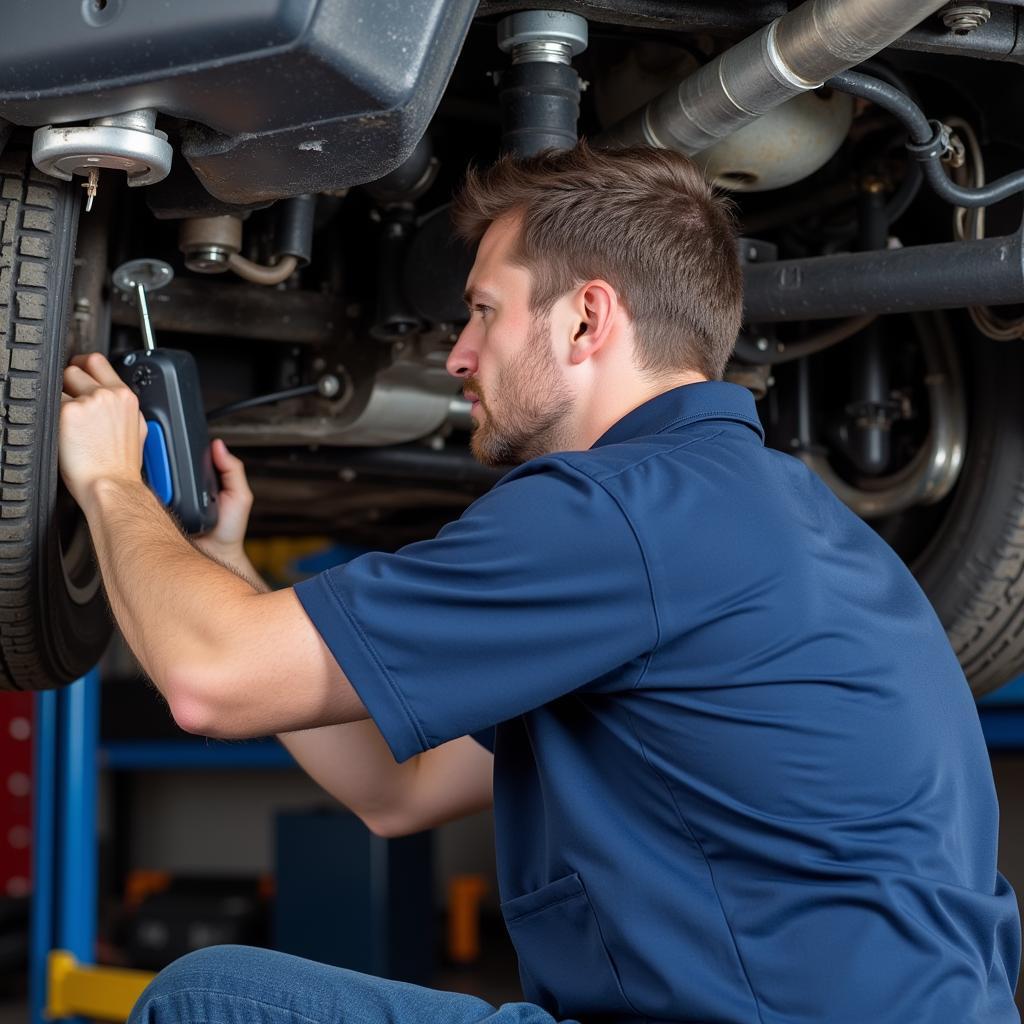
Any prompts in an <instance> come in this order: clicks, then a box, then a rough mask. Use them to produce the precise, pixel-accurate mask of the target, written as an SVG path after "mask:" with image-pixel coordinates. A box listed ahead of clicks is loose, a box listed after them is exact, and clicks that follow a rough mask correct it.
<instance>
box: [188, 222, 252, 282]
mask: <svg viewBox="0 0 1024 1024" xmlns="http://www.w3.org/2000/svg"><path fill="white" fill-rule="evenodd" d="M178 248H179V249H180V250H181V251H182V253H184V255H185V266H186V267H188V269H189V270H194V271H195V272H196V273H197V274H221V273H223V272H224V271H225V270H227V269H228V262H229V260H230V259H231V257H232V256H233V255H235V254H236V253H238V252H240V251H241V249H242V218H241V217H236V216H234V215H232V214H224V215H223V216H220V217H189V218H188V219H186V220H183V221H182V222H181V227H180V228H179V229H178Z"/></svg>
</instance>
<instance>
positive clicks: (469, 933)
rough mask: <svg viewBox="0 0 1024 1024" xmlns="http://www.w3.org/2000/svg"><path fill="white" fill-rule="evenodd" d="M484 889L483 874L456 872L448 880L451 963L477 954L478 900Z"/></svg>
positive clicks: (466, 961) (471, 959) (464, 961)
mask: <svg viewBox="0 0 1024 1024" xmlns="http://www.w3.org/2000/svg"><path fill="white" fill-rule="evenodd" d="M487 889H488V885H487V879H486V878H484V876H483V875H456V876H455V877H454V878H452V879H451V881H450V882H449V883H448V958H449V959H450V960H451V961H452V962H453V963H457V964H471V963H473V962H474V961H475V960H478V959H479V958H480V900H481V899H482V898H483V895H484V893H486V892H487Z"/></svg>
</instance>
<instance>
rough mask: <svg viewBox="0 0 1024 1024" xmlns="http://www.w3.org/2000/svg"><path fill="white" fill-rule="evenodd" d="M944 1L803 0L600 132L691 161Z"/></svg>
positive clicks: (619, 142)
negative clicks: (681, 156) (686, 157)
mask: <svg viewBox="0 0 1024 1024" xmlns="http://www.w3.org/2000/svg"><path fill="white" fill-rule="evenodd" d="M946 2H947V0H806V2H805V3H803V4H801V6H800V7H798V8H796V10H793V11H790V12H789V14H784V15H783V16H782V17H781V18H777V19H776V20H775V21H773V22H771V23H770V24H768V25H766V26H765V27H764V28H762V29H760V30H759V31H757V32H755V33H754V34H753V35H752V36H748V37H747V38H746V39H744V40H743V41H742V42H740V43H737V44H736V45H735V46H733V47H732V48H731V49H729V50H726V51H725V52H724V53H722V54H719V55H718V56H717V57H716V58H715V59H714V60H712V61H711V62H710V63H708V64H705V65H704V66H703V67H702V68H701V69H700V70H699V71H696V72H694V73H693V74H692V75H689V76H688V77H686V78H684V79H683V80H682V81H681V82H678V83H677V84H676V85H674V86H672V87H671V88H670V89H667V90H666V91H665V92H663V93H662V94H661V95H660V96H657V97H655V98H654V99H653V100H651V101H650V102H649V103H648V104H647V105H646V106H645V107H641V108H640V109H639V110H637V111H635V112H634V113H632V114H630V115H629V116H628V117H626V118H624V119H623V120H622V121H620V122H618V124H615V125H613V126H612V127H611V128H609V129H608V130H607V131H605V132H603V133H602V134H601V135H600V136H599V137H598V138H597V139H596V140H595V141H596V144H597V145H599V146H633V145H648V146H655V147H657V148H658V149H674V150H676V151H677V152H680V153H686V154H688V155H693V154H694V153H699V152H701V150H704V149H707V148H708V147H710V146H712V145H714V143H715V142H717V141H718V140H719V139H721V138H724V137H725V136H727V135H731V134H732V133H733V132H735V131H736V130H737V129H739V128H742V127H743V126H744V125H746V124H749V123H750V122H751V121H754V120H756V119H757V118H759V117H760V116H761V115H762V114H766V113H767V112H768V111H769V110H772V109H774V108H775V107H777V106H780V105H781V104H783V103H785V102H786V101H787V100H790V99H792V98H793V97H794V96H799V95H800V94H801V93H804V92H808V91H809V90H811V89H817V88H818V87H819V86H821V84H822V83H823V82H824V81H825V80H826V79H828V78H831V77H832V76H833V75H836V74H838V73H839V72H841V71H846V70H848V69H849V68H852V67H854V66H856V65H857V64H860V63H861V61H864V60H867V58H868V57H871V56H873V55H874V54H876V53H878V52H879V51H880V50H883V49H885V47H887V46H888V45H889V44H890V43H892V42H894V41H895V40H897V39H899V38H900V36H902V35H903V34H904V33H906V32H908V31H909V30H910V29H912V28H914V27H915V26H916V25H917V24H919V23H920V22H921V21H923V20H924V19H925V18H927V17H928V16H929V15H931V14H934V13H935V12H936V11H937V10H938V9H939V8H940V7H943V6H944V5H945V3H946Z"/></svg>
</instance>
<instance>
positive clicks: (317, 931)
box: [272, 810, 436, 984]
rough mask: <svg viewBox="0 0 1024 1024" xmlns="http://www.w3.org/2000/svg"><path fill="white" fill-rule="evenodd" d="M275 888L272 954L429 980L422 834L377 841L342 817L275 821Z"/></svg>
mask: <svg viewBox="0 0 1024 1024" xmlns="http://www.w3.org/2000/svg"><path fill="white" fill-rule="evenodd" d="M276 883H277V893H276V899H275V901H274V913H273V940H272V943H273V947H274V948H275V949H278V950H281V951H282V952H284V953H293V954H294V955H296V956H302V957H306V958H308V959H310V960H317V961H319V962H320V963H326V964H334V965H336V966H338V967H347V968H349V970H353V971H361V972H362V973H364V974H373V975H376V976H377V977H381V978H392V979H395V980H397V981H409V982H413V983H416V984H425V983H427V982H428V981H429V980H430V978H431V975H432V974H433V971H434V966H435V938H436V936H435V914H434V905H433V903H434V901H433V890H434V878H433V862H432V841H431V833H430V832H421V833H419V834H417V835H413V836H404V837H402V838H400V839H382V838H381V837H380V836H375V835H374V834H373V833H372V832H370V830H369V829H367V828H366V826H365V825H364V824H363V823H362V822H361V821H360V820H359V819H358V818H357V817H356V816H355V815H354V814H350V813H348V812H345V811H335V810H330V811H312V812H301V813H296V812H287V813H282V814H279V815H278V816H277V822H276Z"/></svg>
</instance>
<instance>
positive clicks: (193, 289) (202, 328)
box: [112, 277, 346, 345]
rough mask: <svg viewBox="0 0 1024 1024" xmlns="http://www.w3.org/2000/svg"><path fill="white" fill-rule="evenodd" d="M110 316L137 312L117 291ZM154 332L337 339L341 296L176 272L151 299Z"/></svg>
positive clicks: (313, 341)
mask: <svg viewBox="0 0 1024 1024" xmlns="http://www.w3.org/2000/svg"><path fill="white" fill-rule="evenodd" d="M112 307H113V308H112V319H113V322H114V323H115V324H118V325H123V326H126V327H137V326H138V317H139V315H138V312H137V311H136V309H135V307H134V306H133V305H131V304H130V303H129V302H126V301H125V300H124V298H123V297H122V296H121V295H115V296H113V297H112ZM149 312H150V318H151V319H152V322H153V327H154V328H155V329H156V330H157V331H179V332H182V333H184V334H207V335H212V336H214V337H225V338H254V339H258V340H263V341H280V342H287V343H290V344H297V345H328V344H331V343H334V342H337V341H338V340H339V339H340V338H341V336H342V335H343V333H344V329H345V323H346V318H345V307H344V304H343V303H342V302H341V300H340V299H337V298H335V297H333V296H330V295H324V294H322V293H321V292H314V291H299V290H294V291H292V290H285V291H269V290H268V289H266V288H262V287H259V286H257V285H249V284H234V283H230V282H222V281H213V280H209V279H207V280H202V279H198V278H188V277H180V278H176V279H175V280H174V281H172V282H171V283H170V284H169V285H168V286H167V287H166V288H165V289H163V291H160V292H157V293H156V294H155V295H153V296H152V298H151V299H150V307H149Z"/></svg>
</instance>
